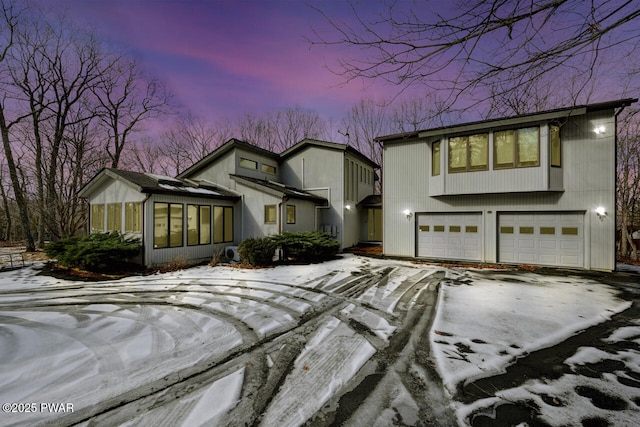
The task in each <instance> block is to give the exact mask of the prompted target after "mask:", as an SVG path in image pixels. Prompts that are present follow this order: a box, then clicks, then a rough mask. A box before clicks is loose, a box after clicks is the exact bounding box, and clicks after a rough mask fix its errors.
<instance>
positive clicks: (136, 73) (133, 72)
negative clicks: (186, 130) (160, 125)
mask: <svg viewBox="0 0 640 427" xmlns="http://www.w3.org/2000/svg"><path fill="white" fill-rule="evenodd" d="M91 90H92V92H93V94H94V96H95V99H96V100H97V102H98V104H99V108H98V110H97V115H98V118H99V119H100V122H101V123H102V125H103V126H104V128H105V131H106V133H107V135H108V136H109V138H108V143H107V145H106V147H105V148H106V152H107V154H108V155H109V158H110V159H111V167H112V168H117V167H118V165H119V163H120V157H121V156H122V151H123V150H124V148H125V147H126V145H127V142H128V140H129V139H130V136H131V135H132V133H133V132H134V131H135V130H137V129H138V127H139V125H140V124H141V122H143V121H144V120H145V119H147V118H151V117H154V116H158V115H160V114H162V113H163V112H165V110H166V109H167V107H169V106H170V101H171V95H170V94H169V93H168V92H167V90H166V88H165V86H164V85H163V84H162V83H160V82H159V81H158V80H156V79H147V78H146V77H145V76H144V75H143V74H142V72H141V71H140V69H139V68H138V66H137V64H136V63H135V61H132V60H129V59H128V58H126V57H122V56H118V57H113V56H110V57H107V58H105V60H104V63H103V64H102V71H101V73H100V77H99V81H98V84H96V85H93V86H92V87H91Z"/></svg>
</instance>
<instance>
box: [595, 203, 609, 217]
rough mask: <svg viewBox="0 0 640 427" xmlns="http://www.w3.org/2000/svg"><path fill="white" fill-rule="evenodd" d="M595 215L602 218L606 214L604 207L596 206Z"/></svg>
mask: <svg viewBox="0 0 640 427" xmlns="http://www.w3.org/2000/svg"><path fill="white" fill-rule="evenodd" d="M596 215H598V218H600V219H603V218H604V217H606V216H607V211H606V210H605V208H604V207H602V206H598V207H597V208H596Z"/></svg>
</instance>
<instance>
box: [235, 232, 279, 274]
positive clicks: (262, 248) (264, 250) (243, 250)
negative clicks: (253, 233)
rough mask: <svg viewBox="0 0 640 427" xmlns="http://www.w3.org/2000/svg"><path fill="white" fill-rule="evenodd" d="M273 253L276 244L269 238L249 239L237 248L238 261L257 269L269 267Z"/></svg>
mask: <svg viewBox="0 0 640 427" xmlns="http://www.w3.org/2000/svg"><path fill="white" fill-rule="evenodd" d="M275 251H276V244H275V243H274V242H273V240H271V238H270V237H262V238H259V237H258V238H254V237H250V238H248V239H245V240H243V241H242V242H240V246H238V254H239V255H240V260H242V262H244V263H247V264H251V265H254V266H257V267H264V266H267V265H271V264H272V263H273V254H274V253H275Z"/></svg>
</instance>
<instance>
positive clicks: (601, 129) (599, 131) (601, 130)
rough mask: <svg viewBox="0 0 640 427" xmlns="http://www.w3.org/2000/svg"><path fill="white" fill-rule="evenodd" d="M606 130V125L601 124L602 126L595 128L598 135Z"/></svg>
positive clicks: (594, 130)
mask: <svg viewBox="0 0 640 427" xmlns="http://www.w3.org/2000/svg"><path fill="white" fill-rule="evenodd" d="M605 130H606V129H605V127H604V125H600V126H596V127H595V128H594V129H593V132H594V133H595V134H596V135H602V134H603V133H604V132H605Z"/></svg>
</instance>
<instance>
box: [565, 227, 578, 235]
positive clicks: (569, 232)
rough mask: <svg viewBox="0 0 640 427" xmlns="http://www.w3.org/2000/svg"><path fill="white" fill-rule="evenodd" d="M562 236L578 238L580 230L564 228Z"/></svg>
mask: <svg viewBox="0 0 640 427" xmlns="http://www.w3.org/2000/svg"><path fill="white" fill-rule="evenodd" d="M562 234H563V235H564V236H577V235H578V228H577V227H562Z"/></svg>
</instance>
